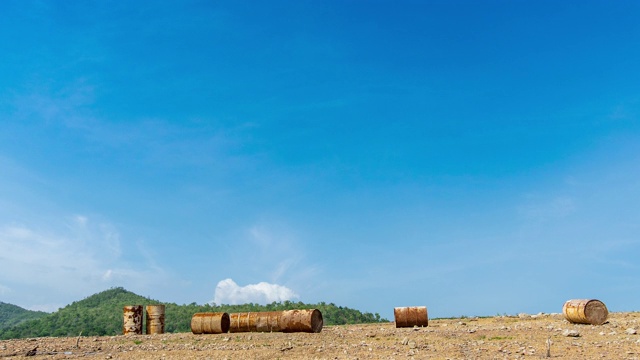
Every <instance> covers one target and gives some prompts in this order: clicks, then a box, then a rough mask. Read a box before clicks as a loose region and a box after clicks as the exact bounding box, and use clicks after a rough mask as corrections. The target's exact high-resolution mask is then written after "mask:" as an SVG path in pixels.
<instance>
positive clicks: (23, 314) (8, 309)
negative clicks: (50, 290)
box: [0, 301, 48, 330]
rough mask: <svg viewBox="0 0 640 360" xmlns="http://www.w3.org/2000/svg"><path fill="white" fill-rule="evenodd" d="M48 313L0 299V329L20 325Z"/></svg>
mask: <svg viewBox="0 0 640 360" xmlns="http://www.w3.org/2000/svg"><path fill="white" fill-rule="evenodd" d="M46 315H48V314H47V313H46V312H43V311H32V310H27V309H23V308H21V307H20V306H17V305H13V304H7V303H3V302H1V301H0V330H2V329H6V328H9V327H12V326H16V325H20V324H21V323H23V322H25V321H29V320H34V319H39V318H41V317H43V316H46Z"/></svg>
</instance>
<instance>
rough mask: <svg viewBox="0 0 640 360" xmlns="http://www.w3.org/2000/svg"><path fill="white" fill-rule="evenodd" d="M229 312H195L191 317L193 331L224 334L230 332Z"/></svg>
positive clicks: (195, 332)
mask: <svg viewBox="0 0 640 360" xmlns="http://www.w3.org/2000/svg"><path fill="white" fill-rule="evenodd" d="M230 324H231V321H230V320H229V314H227V313H225V312H222V313H212V312H204V313H195V314H193V316H192V317H191V332H192V333H194V334H223V333H226V332H229V326H230Z"/></svg>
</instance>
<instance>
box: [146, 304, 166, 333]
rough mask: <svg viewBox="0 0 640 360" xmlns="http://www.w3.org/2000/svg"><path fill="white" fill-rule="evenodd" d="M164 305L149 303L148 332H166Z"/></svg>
mask: <svg viewBox="0 0 640 360" xmlns="http://www.w3.org/2000/svg"><path fill="white" fill-rule="evenodd" d="M164 309H165V306H164V305H147V334H164Z"/></svg>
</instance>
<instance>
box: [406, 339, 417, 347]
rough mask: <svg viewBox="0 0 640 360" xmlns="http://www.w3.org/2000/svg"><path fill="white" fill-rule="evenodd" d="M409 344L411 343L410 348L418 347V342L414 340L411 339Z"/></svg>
mask: <svg viewBox="0 0 640 360" xmlns="http://www.w3.org/2000/svg"><path fill="white" fill-rule="evenodd" d="M408 345H409V349H415V348H416V342H415V341H413V340H411V341H409V344H408Z"/></svg>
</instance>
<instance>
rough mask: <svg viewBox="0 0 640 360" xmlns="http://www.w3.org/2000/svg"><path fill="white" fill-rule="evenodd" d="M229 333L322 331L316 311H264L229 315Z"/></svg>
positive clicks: (319, 315) (320, 316) (321, 324)
mask: <svg viewBox="0 0 640 360" xmlns="http://www.w3.org/2000/svg"><path fill="white" fill-rule="evenodd" d="M229 318H230V320H231V326H230V328H229V331H230V332H308V333H319V332H320V331H322V326H323V320H322V313H321V312H320V310H318V309H303V310H284V311H264V312H246V313H232V314H229Z"/></svg>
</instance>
